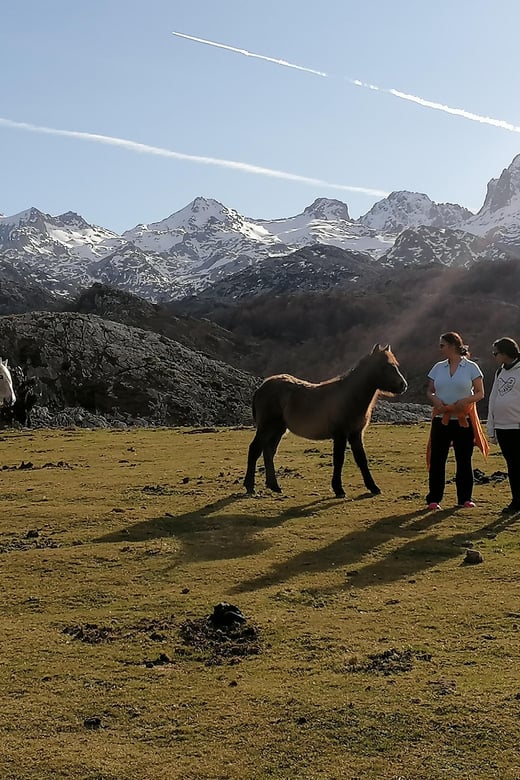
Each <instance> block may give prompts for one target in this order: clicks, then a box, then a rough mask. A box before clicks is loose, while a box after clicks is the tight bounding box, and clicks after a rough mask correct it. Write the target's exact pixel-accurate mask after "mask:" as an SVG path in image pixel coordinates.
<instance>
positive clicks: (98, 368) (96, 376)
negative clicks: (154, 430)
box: [0, 312, 259, 425]
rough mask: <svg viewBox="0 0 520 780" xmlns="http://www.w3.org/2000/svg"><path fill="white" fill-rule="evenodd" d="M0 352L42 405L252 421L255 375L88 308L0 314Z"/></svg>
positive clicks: (134, 416)
mask: <svg viewBox="0 0 520 780" xmlns="http://www.w3.org/2000/svg"><path fill="white" fill-rule="evenodd" d="M0 355H2V356H4V357H8V358H9V362H10V364H12V365H18V366H21V367H22V368H23V370H24V371H25V374H26V376H27V377H29V378H35V379H37V380H38V384H39V388H38V390H39V393H40V405H41V406H43V407H48V408H49V409H50V410H52V411H53V412H59V411H60V410H63V409H65V408H67V407H81V408H82V409H84V410H86V411H87V412H89V413H91V414H101V415H109V416H110V415H114V416H116V417H117V418H118V419H123V420H125V421H126V422H129V423H132V422H134V421H136V420H142V419H146V420H148V421H150V422H154V423H155V424H164V425H236V424H244V423H249V422H252V419H251V396H252V392H253V390H254V387H255V386H256V385H257V384H258V381H259V380H257V379H256V378H255V377H253V376H251V375H250V374H247V373H245V372H243V371H240V370H238V369H235V368H232V367H231V366H229V365H227V364H225V363H221V362H219V361H217V360H213V359H211V358H209V357H206V356H204V355H202V354H201V353H199V352H195V351H193V350H190V349H188V348H186V347H184V346H182V345H181V344H178V343H177V342H175V341H172V340H171V339H168V338H166V337H165V336H161V335H159V334H156V333H152V332H149V331H145V330H141V329H140V328H133V327H129V326H127V325H122V324H120V323H116V322H110V321H107V320H103V319H101V318H100V317H96V316H94V315H82V314H74V313H52V312H36V313H32V314H21V315H12V316H5V317H0ZM36 417H37V415H36Z"/></svg>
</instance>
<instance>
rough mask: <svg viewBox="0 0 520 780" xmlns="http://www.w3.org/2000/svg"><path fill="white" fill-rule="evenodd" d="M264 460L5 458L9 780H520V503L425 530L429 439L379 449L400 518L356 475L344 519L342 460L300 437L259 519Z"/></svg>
mask: <svg viewBox="0 0 520 780" xmlns="http://www.w3.org/2000/svg"><path fill="white" fill-rule="evenodd" d="M251 437H252V432H251V431H249V430H228V429H219V430H214V429H213V430H211V431H206V432H204V431H198V432H197V431H195V432H194V431H189V430H181V429H179V430H132V431H61V432H57V431H35V432H8V433H4V434H3V435H2V437H1V438H2V452H3V455H2V459H3V465H4V469H3V470H1V472H0V481H1V490H2V493H1V496H2V512H1V514H0V566H1V582H2V599H1V603H0V631H1V634H2V643H1V645H0V671H1V676H0V680H1V682H0V686H1V689H2V697H1V701H0V739H1V741H2V757H1V758H0V774H1V776H2V777H6V778H17V780H18V779H19V780H28V779H29V778H31V780H32V779H33V778H35V777H36V778H38V780H50V778H53V779H54V778H74V779H76V778H81V779H82V780H151V779H152V778H154V780H163V779H164V780H167V779H168V780H171V779H172V778H186V779H187V780H191V779H193V780H195V779H197V780H199V779H200V778H208V780H224V779H227V780H243V779H244V778H259V779H260V778H277V779H281V778H291V779H292V778H305V780H317V779H318V778H320V779H321V778H330V779H333V778H338V780H339V779H340V778H341V780H345V778H370V779H371V780H374V779H377V778H381V779H383V778H385V780H386V779H387V778H394V779H395V780H397V778H406V780H420V779H421V778H424V780H437V778H450V780H457V779H458V778H470V777H471V778H473V779H474V778H486V779H488V778H490V777H497V778H501V780H513V778H515V779H516V778H518V768H517V750H518V741H519V736H520V674H519V672H518V666H519V665H518V661H519V657H518V656H519V651H518V638H519V626H520V610H519V607H518V571H519V569H520V551H519V535H518V528H519V525H518V519H517V518H515V517H512V518H511V517H508V518H506V519H504V518H503V517H502V516H501V515H500V514H499V511H498V510H499V509H500V508H501V507H502V506H504V505H505V504H506V503H508V488H507V484H506V483H488V484H482V485H477V486H476V489H475V498H476V501H477V507H476V508H475V509H474V510H470V511H468V510H461V509H459V508H456V507H455V506H454V504H455V489H454V486H453V485H452V484H450V485H448V488H447V496H446V499H445V501H444V502H443V506H444V507H445V508H444V509H443V511H441V512H437V513H428V512H427V511H426V510H425V509H424V500H423V497H424V493H425V481H426V473H425V470H424V446H425V441H426V437H427V430H426V427H425V426H398V427H390V426H383V425H373V426H372V427H371V428H370V429H369V432H368V435H367V451H368V453H369V458H370V460H371V464H372V466H373V471H374V475H375V478H376V481H377V482H378V483H379V484H380V485H381V487H382V489H383V491H384V492H383V495H382V496H377V497H372V496H367V494H366V491H365V488H364V486H363V485H362V482H361V478H360V476H359V474H358V472H357V470H356V469H355V467H354V466H353V464H352V463H351V459H349V458H348V457H347V463H346V467H345V480H344V481H345V485H346V487H347V493H348V496H349V497H348V498H347V499H346V500H337V499H335V498H333V497H332V495H331V492H330V477H331V457H330V446H329V445H328V443H324V444H323V445H321V444H320V445H319V446H308V443H305V442H302V441H301V440H298V439H296V438H294V437H292V436H288V437H286V438H285V439H284V440H283V442H282V445H281V447H280V453H279V456H278V464H279V474H280V484H281V487H282V489H283V490H284V493H283V494H282V495H281V496H278V495H273V494H271V493H270V492H269V491H266V490H265V489H263V488H262V487H261V484H262V481H261V476H260V477H259V480H258V484H259V487H260V490H259V491H258V493H257V494H256V495H255V496H254V497H247V496H246V495H245V492H244V491H243V488H242V486H241V480H242V478H243V473H244V468H245V460H246V452H247V447H248V444H249V441H250V439H251ZM22 464H24V466H23V467H22V468H20V466H21V465H22ZM28 464H29V465H28ZM475 465H476V466H477V467H479V468H481V469H482V470H483V471H485V472H486V473H492V472H493V471H495V470H497V469H499V468H503V462H502V460H501V458H500V457H499V456H498V455H497V454H496V449H495V451H494V453H493V454H492V455H491V456H490V458H489V459H488V461H487V462H485V461H483V460H482V459H481V458H480V455H476V456H475ZM5 467H7V468H5ZM450 468H452V466H451V467H450ZM470 546H472V548H473V549H476V550H478V551H480V552H481V554H482V556H483V563H482V564H480V565H476V566H466V565H463V561H464V552H465V549H466V548H467V547H470ZM219 602H228V603H230V604H232V605H236V606H237V607H238V608H239V609H240V610H241V611H242V613H243V614H244V616H245V617H246V618H247V620H246V622H245V623H243V624H236V625H233V626H231V627H229V626H228V627H226V626H224V627H223V628H222V627H219V626H215V625H214V624H211V622H208V618H209V617H210V616H211V614H212V612H213V608H214V606H215V605H216V604H218V603H219Z"/></svg>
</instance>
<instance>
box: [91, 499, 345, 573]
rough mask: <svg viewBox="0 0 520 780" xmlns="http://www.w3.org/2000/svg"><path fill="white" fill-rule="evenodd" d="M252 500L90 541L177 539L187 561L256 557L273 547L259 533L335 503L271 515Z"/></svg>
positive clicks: (165, 518) (163, 518)
mask: <svg viewBox="0 0 520 780" xmlns="http://www.w3.org/2000/svg"><path fill="white" fill-rule="evenodd" d="M275 500H276V499H275ZM277 500H283V499H277ZM254 501H255V499H253V498H251V497H250V496H247V495H245V494H244V493H235V494H232V495H230V496H226V497H225V498H221V499H219V500H218V501H214V502H213V503H211V504H208V505H207V506H204V507H201V508H199V509H195V510H193V511H191V512H185V513H183V514H180V515H174V514H171V513H169V512H168V513H166V514H164V515H162V516H160V517H155V518H152V519H150V520H144V521H143V522H141V523H136V524H134V525H132V526H130V527H129V528H122V529H121V530H119V531H115V532H112V533H108V534H105V535H103V536H100V537H98V538H96V539H94V540H93V541H94V543H97V544H106V543H108V544H110V543H125V544H131V543H135V542H150V541H153V540H155V539H163V538H177V539H180V540H182V544H183V551H182V555H183V559H184V560H187V561H211V560H224V559H228V558H238V557H243V556H247V555H256V554H258V553H261V552H263V551H264V550H267V549H268V548H269V547H270V546H271V544H272V543H271V542H270V541H268V540H266V539H264V538H262V536H261V535H260V534H259V531H262V530H264V529H266V528H274V527H276V526H279V525H282V524H283V523H285V522H286V521H288V520H294V519H299V518H306V517H310V516H312V515H314V514H315V513H316V510H317V509H318V508H319V507H323V506H324V505H327V504H334V503H336V502H337V499H336V498H328V499H317V500H316V501H311V502H310V503H308V504H303V505H300V506H297V507H294V506H293V507H290V508H287V509H281V511H277V512H276V513H273V515H272V516H266V515H265V514H262V515H258V514H255V513H254V509H253V508H252V504H253V505H254ZM240 505H242V506H243V511H237V512H234V513H229V512H227V511H226V510H228V509H229V507H232V506H237V507H240Z"/></svg>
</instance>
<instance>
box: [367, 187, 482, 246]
mask: <svg viewBox="0 0 520 780" xmlns="http://www.w3.org/2000/svg"><path fill="white" fill-rule="evenodd" d="M472 216H473V214H472V213H471V211H468V209H465V208H463V207H462V206H458V205H457V204H454V203H434V201H433V200H431V199H430V198H429V197H428V196H427V195H424V194H423V193H421V192H391V193H390V195H388V197H386V198H383V200H380V201H378V202H377V203H375V204H374V205H373V206H372V208H371V209H370V211H369V212H368V213H367V214H365V215H364V216H363V217H360V219H359V220H358V222H359V224H361V225H364V226H365V227H369V228H372V229H374V230H379V231H381V232H382V233H385V234H388V233H390V234H391V235H393V236H395V235H396V234H398V233H400V232H401V231H402V230H406V229H407V228H415V227H420V226H423V225H426V226H432V227H448V228H454V229H456V228H461V227H463V226H464V225H465V224H466V222H467V221H468V220H469V219H470V218H471V217H472Z"/></svg>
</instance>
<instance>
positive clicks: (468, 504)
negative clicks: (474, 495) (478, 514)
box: [460, 501, 475, 509]
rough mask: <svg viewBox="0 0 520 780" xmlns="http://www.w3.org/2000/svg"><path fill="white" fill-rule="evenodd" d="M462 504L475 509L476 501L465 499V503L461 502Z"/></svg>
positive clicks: (466, 507) (465, 507)
mask: <svg viewBox="0 0 520 780" xmlns="http://www.w3.org/2000/svg"><path fill="white" fill-rule="evenodd" d="M460 506H462V507H464V509H473V507H474V506H475V502H474V501H464V503H463V504H460Z"/></svg>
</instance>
